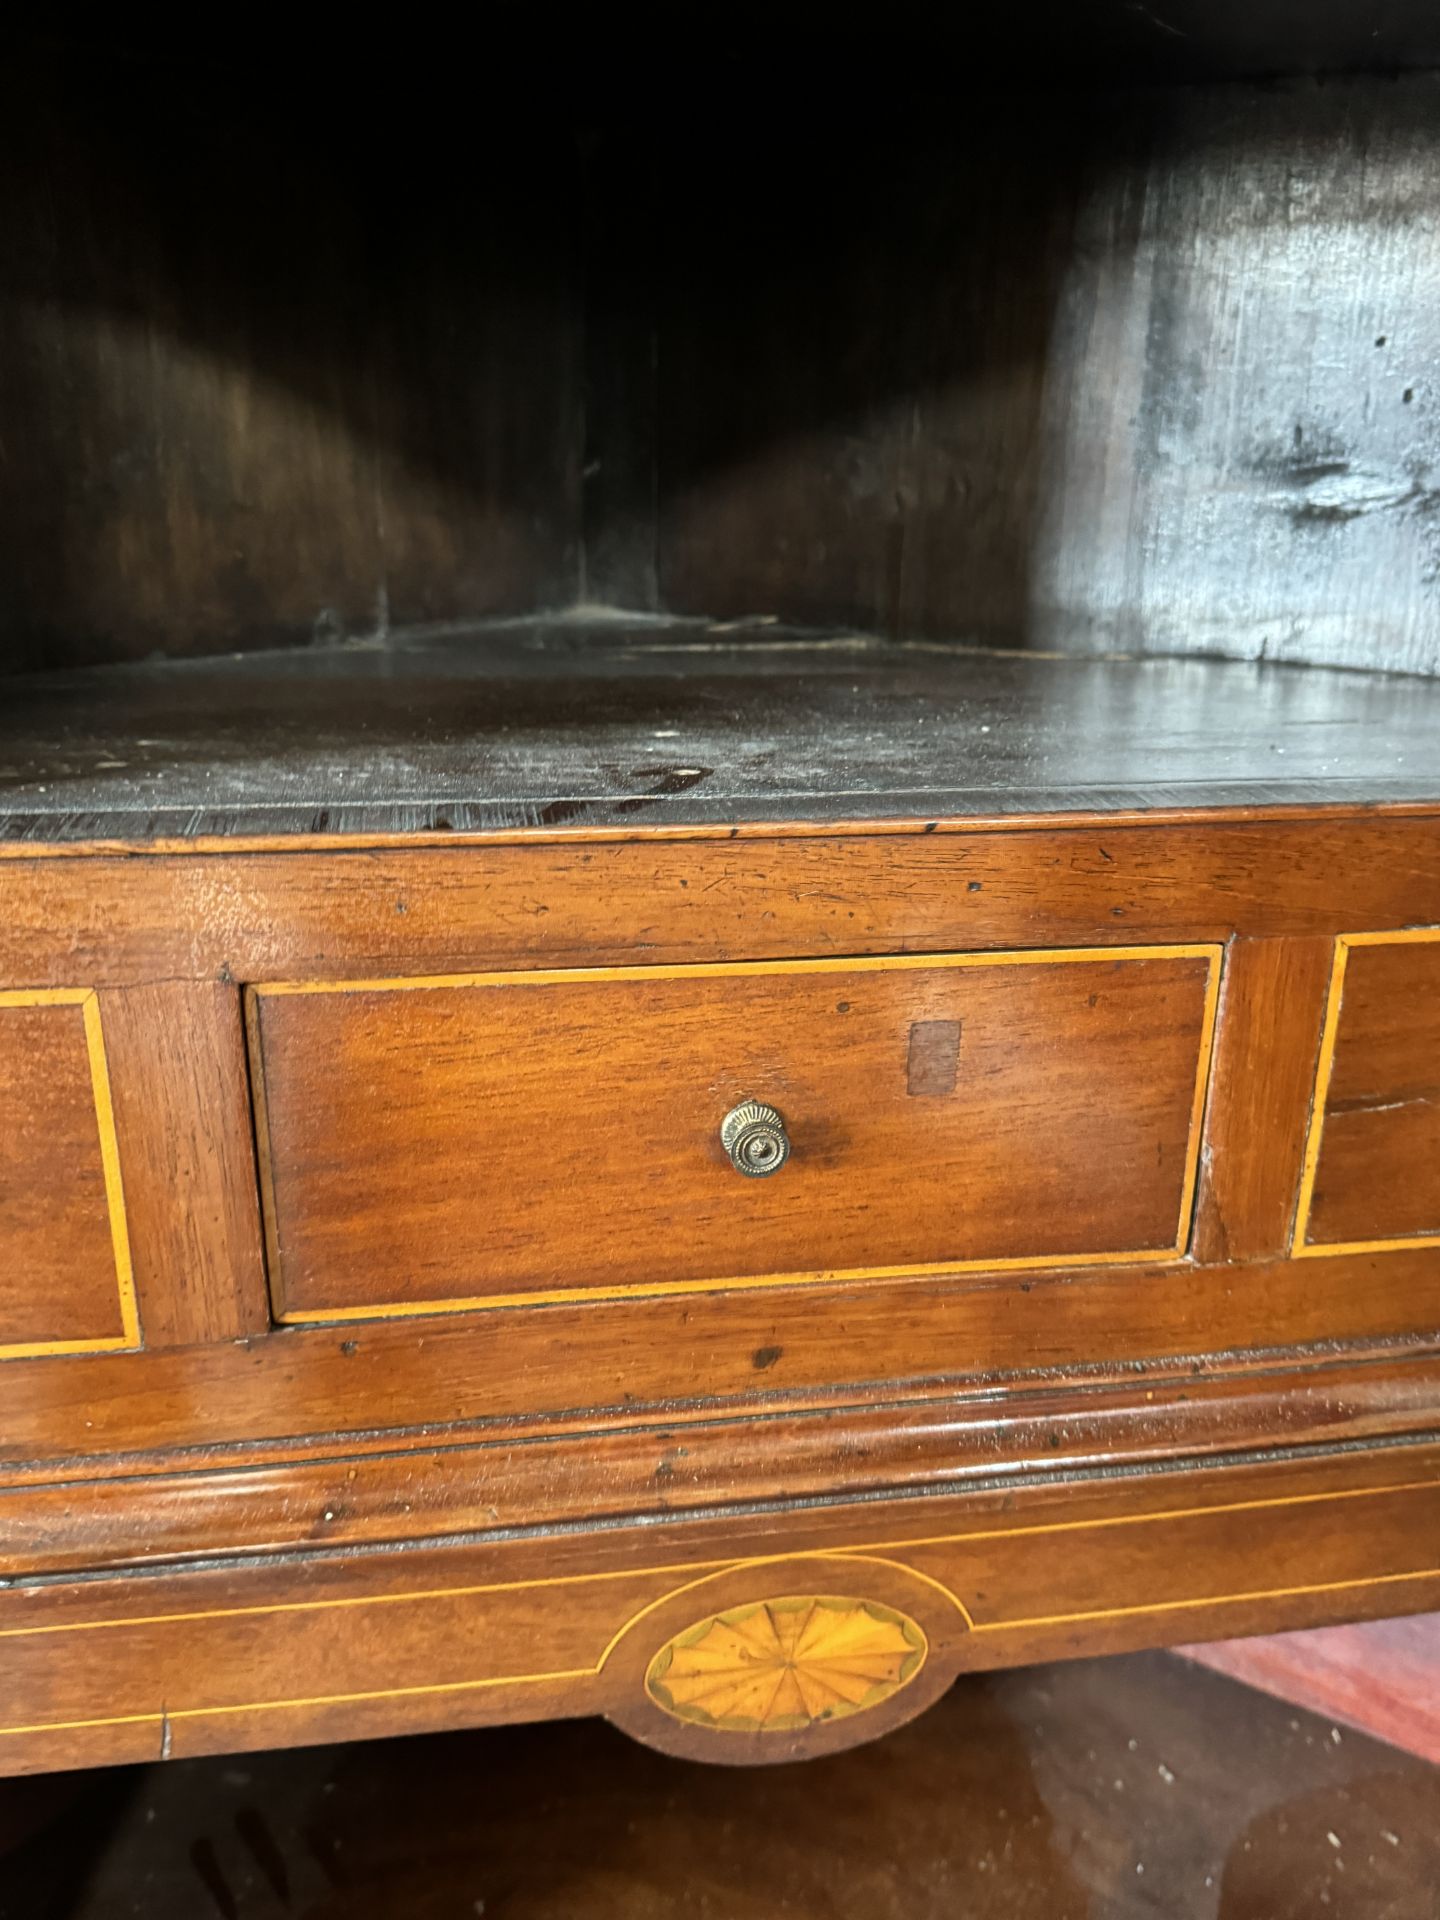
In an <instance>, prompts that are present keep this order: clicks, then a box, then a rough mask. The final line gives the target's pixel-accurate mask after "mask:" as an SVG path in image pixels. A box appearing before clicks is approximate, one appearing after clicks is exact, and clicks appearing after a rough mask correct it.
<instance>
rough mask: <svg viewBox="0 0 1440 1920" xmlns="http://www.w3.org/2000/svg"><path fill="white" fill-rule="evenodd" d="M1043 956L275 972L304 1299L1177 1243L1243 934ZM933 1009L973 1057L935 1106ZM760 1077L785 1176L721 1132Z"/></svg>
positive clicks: (352, 1300)
mask: <svg viewBox="0 0 1440 1920" xmlns="http://www.w3.org/2000/svg"><path fill="white" fill-rule="evenodd" d="M1037 959H1038V957H1037V956H1035V955H1021V956H1004V955H996V956H995V957H994V958H993V959H992V960H987V961H984V962H978V961H977V960H976V958H975V957H973V956H970V957H956V958H952V959H951V960H950V961H949V962H948V963H947V962H945V961H937V962H936V963H935V964H933V965H930V964H925V963H918V964H917V963H914V962H909V963H907V962H901V961H897V962H884V961H881V962H876V963H872V964H870V965H869V966H864V965H863V964H861V963H848V962H847V963H839V964H838V965H827V964H825V963H811V964H808V965H807V964H806V963H803V962H796V963H792V964H784V963H782V964H781V965H779V966H776V967H756V968H750V969H737V968H734V967H728V968H725V967H722V968H716V969H712V970H706V971H701V972H698V973H696V972H686V971H681V970H671V969H663V970H662V969H656V968H641V969H633V970H630V971H628V972H623V973H617V974H613V975H611V976H610V977H609V978H600V979H597V978H594V977H591V976H587V975H584V974H576V975H565V974H561V975H546V976H541V977H538V978H537V977H535V976H531V975H524V974H520V975H501V976H490V977H485V976H481V977H479V978H475V979H472V980H468V981H467V980H464V979H461V980H457V981H454V982H445V981H435V982H427V981H425V980H424V979H416V980H413V981H411V982H408V983H406V982H399V983H395V984H393V985H392V986H391V987H389V988H388V989H387V988H386V986H385V984H384V983H377V984H375V985H369V986H367V984H366V983H364V982H362V981H356V982H351V983H348V984H347V983H337V984H336V985H335V986H334V987H333V988H332V989H329V990H325V989H323V988H322V989H321V990H318V991H313V992H298V993H290V992H286V991H285V990H284V989H283V988H281V987H277V988H274V989H272V990H270V991H259V992H257V993H256V994H255V996H254V998H253V1000H252V1002H251V1005H252V1008H253V1011H254V1031H255V1035H256V1045H257V1061H260V1062H263V1073H262V1074H261V1075H260V1078H261V1079H262V1082H263V1093H262V1098H263V1103H264V1133H263V1137H262V1151H263V1153H264V1157H265V1167H264V1172H265V1179H266V1188H267V1194H268V1201H269V1207H270V1235H271V1244H272V1247H273V1249H274V1257H273V1260H272V1271H271V1284H272V1288H274V1289H275V1290H276V1295H277V1307H278V1309H279V1311H280V1313H281V1316H282V1317H283V1318H286V1319H307V1318H308V1319H317V1318H329V1317H344V1316H345V1315H347V1314H377V1313H378V1314H384V1313H386V1312H404V1311H415V1310H417V1309H423V1308H425V1307H426V1306H429V1307H432V1308H433V1307H434V1306H437V1305H452V1306H456V1305H460V1304H464V1303H467V1302H468V1303H470V1304H476V1303H478V1302H483V1301H484V1300H485V1299H487V1298H488V1299H490V1300H492V1301H494V1302H495V1303H496V1304H509V1303H511V1302H512V1301H513V1300H514V1299H516V1298H517V1297H519V1296H521V1295H524V1294H526V1293H533V1294H534V1295H536V1296H537V1297H538V1298H544V1299H557V1298H559V1299H563V1298H567V1297H569V1298H574V1297H575V1296H576V1292H581V1293H583V1292H584V1291H585V1290H586V1289H588V1288H591V1287H593V1288H594V1289H595V1290H596V1291H597V1293H600V1294H604V1293H605V1292H607V1291H611V1290H613V1291H617V1292H618V1291H636V1292H638V1291H642V1290H645V1291H649V1290H656V1291H659V1290H663V1289H664V1288H666V1287H667V1286H671V1285H674V1286H687V1287H697V1286H703V1287H713V1286H714V1285H715V1284H717V1283H719V1282H724V1281H732V1280H733V1281H736V1282H743V1281H749V1282H750V1283H752V1284H759V1283H761V1282H762V1281H763V1282H766V1283H773V1282H774V1281H775V1280H777V1279H780V1278H784V1277H789V1278H791V1279H796V1278H806V1277H808V1278H817V1277H819V1276H821V1275H827V1276H831V1277H836V1278H847V1277H853V1275H854V1274H855V1273H857V1272H863V1271H864V1270H868V1269H875V1270H881V1271H884V1270H895V1269H899V1270H902V1271H903V1270H907V1269H909V1270H915V1271H918V1270H921V1269H926V1268H929V1269H933V1268H935V1267H941V1268H943V1267H945V1266H947V1265H948V1266H964V1265H969V1266H975V1267H983V1266H987V1265H989V1266H993V1265H995V1264H997V1263H999V1264H1014V1263H1018V1262H1021V1261H1025V1262H1029V1263H1031V1264H1034V1265H1044V1264H1046V1263H1047V1262H1049V1263H1056V1262H1059V1263H1062V1264H1063V1262H1064V1261H1065V1260H1066V1259H1077V1260H1082V1261H1093V1260H1097V1259H1111V1260H1120V1259H1122V1258H1123V1257H1124V1256H1125V1255H1126V1254H1127V1253H1128V1254H1129V1255H1130V1257H1131V1258H1132V1259H1133V1258H1135V1257H1136V1256H1137V1255H1138V1256H1139V1257H1141V1258H1150V1257H1153V1256H1155V1255H1156V1254H1163V1251H1164V1250H1166V1249H1171V1250H1172V1251H1173V1252H1175V1253H1178V1252H1179V1251H1180V1250H1181V1249H1182V1248H1183V1246H1184V1244H1185V1242H1186V1240H1187V1238H1188V1233H1189V1209H1190V1197H1191V1193H1192V1190H1193V1179H1194V1167H1195V1157H1196V1154H1197V1153H1198V1146H1199V1143H1198V1138H1197V1129H1198V1122H1199V1112H1198V1102H1199V1101H1200V1100H1201V1099H1202V1098H1203V1092H1204V1083H1205V1078H1206V1075H1207V1073H1208V1067H1209V1040H1210V1032H1211V1026H1212V1022H1213V1008H1214V993H1215V989H1216V986H1217V985H1218V967H1219V955H1218V952H1217V951H1215V950H1213V949H1210V950H1206V949H1191V950H1186V951H1184V952H1180V953H1172V952H1167V950H1165V949H1163V948H1161V949H1126V950H1123V951H1122V952H1121V953H1119V954H1117V955H1115V956H1107V955H1103V954H1101V955H1094V954H1083V953H1082V954H1072V955H1068V956H1067V955H1056V956H1050V957H1048V958H1044V959H1039V961H1038V964H1035V962H1036V961H1037ZM935 1019H949V1020H952V1021H957V1020H958V1021H961V1022H963V1024H964V1026H965V1028H966V1034H967V1044H966V1067H965V1076H964V1081H963V1084H960V1083H958V1082H957V1085H956V1090H955V1094H954V1096H953V1098H950V1099H948V1100H946V1101H944V1102H943V1103H927V1104H925V1105H923V1106H922V1105H919V1104H918V1103H916V1102H915V1101H914V1099H913V1098H912V1096H911V1092H910V1088H909V1085H908V1081H907V1062H908V1049H909V1041H910V1033H911V1029H912V1027H913V1025H914V1023H915V1022H916V1021H922V1022H923V1021H927V1020H935ZM747 1099H763V1100H767V1101H770V1102H772V1103H774V1104H776V1105H778V1106H779V1107H780V1108H781V1109H782V1111H783V1114H784V1118H785V1123H786V1127H787V1130H788V1132H789V1136H790V1139H791V1142H792V1153H791V1157H790V1159H789V1161H788V1162H787V1163H786V1165H785V1166H784V1167H783V1168H782V1169H781V1171H780V1172H779V1173H778V1174H776V1175H774V1176H772V1177H771V1178H768V1179H763V1180H746V1179H744V1178H742V1177H741V1176H739V1175H737V1174H736V1172H735V1170H734V1169H733V1168H732V1167H731V1165H730V1163H729V1161H728V1160H727V1159H726V1157H725V1153H724V1150H723V1148H722V1146H721V1143H720V1138H719V1129H720V1122H721V1120H722V1119H723V1118H724V1116H725V1114H726V1113H727V1112H728V1111H729V1110H730V1109H731V1108H733V1107H735V1106H738V1105H739V1104H740V1103H741V1102H743V1101H745V1100H747ZM1142 1249H1143V1250H1144V1251H1143V1252H1142Z"/></svg>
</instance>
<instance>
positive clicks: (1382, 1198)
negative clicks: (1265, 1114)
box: [1297, 932, 1440, 1249]
mask: <svg viewBox="0 0 1440 1920" xmlns="http://www.w3.org/2000/svg"><path fill="white" fill-rule="evenodd" d="M1326 1043H1327V1051H1326V1053H1325V1054H1324V1055H1323V1056H1322V1063H1321V1075H1322V1080H1321V1083H1320V1084H1319V1085H1318V1086H1317V1089H1316V1105H1317V1112H1316V1114H1315V1117H1314V1120H1313V1123H1312V1129H1311V1147H1310V1162H1311V1167H1310V1171H1311V1179H1312V1182H1313V1185H1312V1186H1311V1188H1310V1190H1309V1191H1308V1192H1307V1195H1306V1201H1307V1205H1306V1209H1305V1215H1304V1218H1303V1219H1302V1221H1301V1222H1300V1224H1299V1228H1298V1235H1297V1242H1298V1246H1299V1247H1300V1248H1305V1247H1310V1248H1317V1249H1323V1248H1324V1247H1326V1246H1345V1245H1356V1244H1361V1243H1367V1242H1374V1241H1393V1240H1401V1241H1403V1240H1406V1239H1415V1238H1421V1239H1429V1240H1430V1241H1432V1242H1433V1241H1434V1240H1435V1239H1436V1236H1437V1235H1440V1111H1437V1104H1436V1103H1437V1100H1440V1074H1437V1073H1436V1072H1435V1071H1434V1061H1435V1059H1436V1055H1437V1052H1440V932H1435V933H1423V932H1420V933H1417V934H1415V935H1414V936H1413V937H1406V938H1402V939H1400V940H1398V941H1394V942H1392V941H1380V942H1378V943H1373V944H1372V943H1370V942H1368V941H1366V940H1364V939H1361V938H1357V939H1355V940H1354V941H1353V942H1352V941H1349V940H1347V941H1343V942H1342V943H1341V945H1340V948H1339V950H1338V953H1337V964H1336V970H1335V975H1334V981H1333V985H1332V990H1331V1010H1330V1021H1329V1023H1328V1025H1327V1032H1326Z"/></svg>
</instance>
